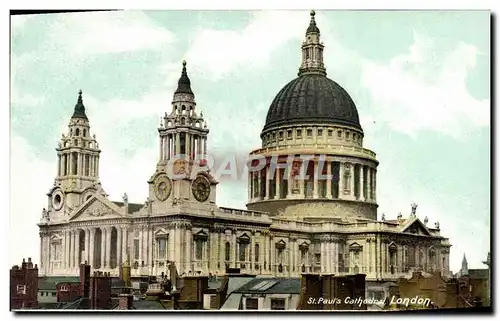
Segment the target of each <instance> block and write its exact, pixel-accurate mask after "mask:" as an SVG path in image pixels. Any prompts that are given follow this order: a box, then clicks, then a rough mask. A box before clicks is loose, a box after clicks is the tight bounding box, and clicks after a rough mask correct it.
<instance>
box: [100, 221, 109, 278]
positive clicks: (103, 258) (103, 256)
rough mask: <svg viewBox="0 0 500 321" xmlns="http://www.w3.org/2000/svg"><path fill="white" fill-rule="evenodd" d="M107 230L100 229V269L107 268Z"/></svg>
mask: <svg viewBox="0 0 500 321" xmlns="http://www.w3.org/2000/svg"><path fill="white" fill-rule="evenodd" d="M107 232H108V231H107V230H106V229H105V228H103V227H101V267H100V268H101V269H103V268H105V267H107V264H108V262H107V260H106V234H107Z"/></svg>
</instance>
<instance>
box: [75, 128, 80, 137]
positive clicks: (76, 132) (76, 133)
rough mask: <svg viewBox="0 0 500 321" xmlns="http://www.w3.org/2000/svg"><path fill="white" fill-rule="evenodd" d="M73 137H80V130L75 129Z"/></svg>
mask: <svg viewBox="0 0 500 321" xmlns="http://www.w3.org/2000/svg"><path fill="white" fill-rule="evenodd" d="M75 135H76V136H79V135H80V129H79V128H77V129H76V131H75Z"/></svg>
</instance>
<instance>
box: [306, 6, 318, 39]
mask: <svg viewBox="0 0 500 321" xmlns="http://www.w3.org/2000/svg"><path fill="white" fill-rule="evenodd" d="M315 15H316V12H314V10H311V21H310V22H309V27H308V28H307V31H306V35H308V34H311V33H317V34H318V35H319V28H318V26H316V20H315V19H314V16H315Z"/></svg>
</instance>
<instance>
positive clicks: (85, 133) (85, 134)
mask: <svg viewBox="0 0 500 321" xmlns="http://www.w3.org/2000/svg"><path fill="white" fill-rule="evenodd" d="M86 136H87V130H86V129H84V130H83V137H86Z"/></svg>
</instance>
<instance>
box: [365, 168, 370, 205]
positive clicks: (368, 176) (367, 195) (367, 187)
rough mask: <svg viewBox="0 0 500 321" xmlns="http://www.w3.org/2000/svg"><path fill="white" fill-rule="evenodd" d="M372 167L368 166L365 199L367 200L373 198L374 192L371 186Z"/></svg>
mask: <svg viewBox="0 0 500 321" xmlns="http://www.w3.org/2000/svg"><path fill="white" fill-rule="evenodd" d="M371 176H372V175H371V168H370V167H366V195H365V199H366V200H367V201H371V200H372V193H371V186H372V182H371Z"/></svg>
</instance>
